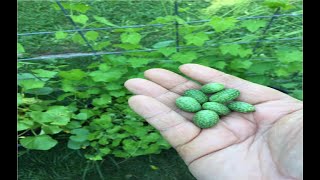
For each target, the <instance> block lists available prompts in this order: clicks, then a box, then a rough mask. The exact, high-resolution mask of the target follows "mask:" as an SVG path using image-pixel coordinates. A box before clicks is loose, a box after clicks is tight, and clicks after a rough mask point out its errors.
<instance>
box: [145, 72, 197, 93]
mask: <svg viewBox="0 0 320 180" xmlns="http://www.w3.org/2000/svg"><path fill="white" fill-rule="evenodd" d="M144 76H145V77H146V78H147V79H149V80H151V81H153V82H155V83H157V84H159V85H160V86H162V87H164V88H166V89H168V90H169V91H172V92H175V93H177V94H180V95H182V94H183V92H184V91H185V90H187V89H199V88H200V87H201V86H200V85H199V84H197V83H196V82H193V81H190V80H188V79H186V78H184V77H182V76H180V75H179V74H176V73H174V72H171V71H168V70H165V69H160V68H155V69H149V70H147V71H145V72H144Z"/></svg>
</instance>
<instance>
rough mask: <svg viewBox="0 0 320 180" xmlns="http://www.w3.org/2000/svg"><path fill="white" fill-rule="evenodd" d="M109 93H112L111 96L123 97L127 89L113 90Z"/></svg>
mask: <svg viewBox="0 0 320 180" xmlns="http://www.w3.org/2000/svg"><path fill="white" fill-rule="evenodd" d="M109 94H110V96H114V97H121V96H124V95H126V92H125V91H111V92H110V93H109Z"/></svg>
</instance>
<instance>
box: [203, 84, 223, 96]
mask: <svg viewBox="0 0 320 180" xmlns="http://www.w3.org/2000/svg"><path fill="white" fill-rule="evenodd" d="M223 89H224V85H223V84H220V83H209V84H206V85H204V86H202V87H201V91H202V92H204V93H206V94H211V93H215V92H218V91H221V90H223Z"/></svg>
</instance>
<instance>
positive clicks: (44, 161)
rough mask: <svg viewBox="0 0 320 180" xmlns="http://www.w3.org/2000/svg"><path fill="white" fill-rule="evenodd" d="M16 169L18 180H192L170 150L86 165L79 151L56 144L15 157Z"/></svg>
mask: <svg viewBox="0 0 320 180" xmlns="http://www.w3.org/2000/svg"><path fill="white" fill-rule="evenodd" d="M57 152H59V153H57ZM21 153H22V152H21ZM18 168H19V171H18V179H20V180H29V179H32V180H48V179H54V180H73V179H90V180H100V179H105V180H106V179H108V180H120V179H121V180H122V179H144V180H149V179H150V180H154V179H157V180H178V179H179V180H180V179H183V180H194V179H195V178H194V177H193V176H192V175H191V174H190V172H189V170H188V168H187V166H186V165H185V164H184V162H183V161H182V160H181V158H180V157H179V156H178V154H177V153H176V151H175V150H173V149H170V150H167V151H163V152H162V153H161V154H155V155H147V156H138V157H135V158H130V159H122V158H115V157H113V156H108V157H106V158H105V159H104V160H103V161H101V162H100V161H97V162H93V161H91V162H90V161H87V160H86V159H85V158H84V157H83V155H82V154H81V152H80V151H75V150H70V149H68V148H66V145H65V144H59V145H58V146H57V147H55V148H53V149H52V150H49V151H29V152H25V154H23V155H22V156H20V157H19V162H18Z"/></svg>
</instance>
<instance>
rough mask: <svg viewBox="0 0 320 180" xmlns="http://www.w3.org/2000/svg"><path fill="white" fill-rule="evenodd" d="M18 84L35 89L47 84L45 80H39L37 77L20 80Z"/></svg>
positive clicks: (26, 88)
mask: <svg viewBox="0 0 320 180" xmlns="http://www.w3.org/2000/svg"><path fill="white" fill-rule="evenodd" d="M18 84H19V85H20V86H21V87H22V88H23V89H24V90H29V89H35V88H42V87H44V85H45V82H43V81H40V80H37V79H26V80H20V81H18Z"/></svg>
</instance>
